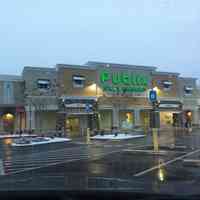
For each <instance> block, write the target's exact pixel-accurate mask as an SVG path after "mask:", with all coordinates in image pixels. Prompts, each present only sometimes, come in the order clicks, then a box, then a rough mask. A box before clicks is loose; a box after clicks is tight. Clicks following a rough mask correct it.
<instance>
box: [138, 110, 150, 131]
mask: <svg viewBox="0 0 200 200" xmlns="http://www.w3.org/2000/svg"><path fill="white" fill-rule="evenodd" d="M149 112H150V111H148V110H142V111H141V112H140V121H141V125H142V127H143V128H148V127H149V120H150V118H149Z"/></svg>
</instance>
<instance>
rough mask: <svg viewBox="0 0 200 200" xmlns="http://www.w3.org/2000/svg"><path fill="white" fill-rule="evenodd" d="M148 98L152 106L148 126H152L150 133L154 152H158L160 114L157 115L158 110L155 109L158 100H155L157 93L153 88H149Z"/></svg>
mask: <svg viewBox="0 0 200 200" xmlns="http://www.w3.org/2000/svg"><path fill="white" fill-rule="evenodd" d="M149 100H150V102H151V103H152V107H153V110H152V112H151V114H150V127H151V128H152V133H153V148H154V151H155V152H158V151H159V144H158V128H160V116H159V111H158V110H157V106H158V101H157V93H156V91H155V90H150V92H149Z"/></svg>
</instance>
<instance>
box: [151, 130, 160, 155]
mask: <svg viewBox="0 0 200 200" xmlns="http://www.w3.org/2000/svg"><path fill="white" fill-rule="evenodd" d="M152 131H153V148H154V151H155V152H158V151H159V147H158V129H157V128H153V129H152Z"/></svg>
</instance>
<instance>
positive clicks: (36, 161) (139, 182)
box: [0, 130, 200, 193]
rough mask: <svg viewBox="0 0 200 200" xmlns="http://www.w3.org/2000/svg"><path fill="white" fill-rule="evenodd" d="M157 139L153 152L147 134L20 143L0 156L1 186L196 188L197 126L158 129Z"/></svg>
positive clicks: (199, 150) (199, 149)
mask: <svg viewBox="0 0 200 200" xmlns="http://www.w3.org/2000/svg"><path fill="white" fill-rule="evenodd" d="M159 144H160V151H159V153H155V152H154V151H153V146H152V142H151V136H150V135H149V136H146V137H145V138H140V139H137V140H128V141H93V142H92V143H91V144H90V145H87V144H84V143H81V144H80V143H76V142H72V143H69V144H65V145H64V146H62V148H59V147H58V146H51V148H47V146H46V147H39V148H41V151H39V149H37V148H36V149H32V150H31V149H29V150H28V151H26V152H25V154H24V155H23V151H22V149H21V150H20V151H19V150H13V149H12V150H11V151H10V154H9V155H7V160H6V159H5V158H6V157H5V155H6V151H5V152H4V156H3V157H2V158H3V162H4V168H5V169H6V167H7V171H5V174H4V175H2V176H1V181H0V186H1V188H4V189H5V187H6V188H8V189H12V188H15V189H16V188H18V189H24V188H26V189H28V188H38V187H39V188H40V189H47V188H51V189H53V188H54V189H56V188H57V189H58V188H59V189H64V188H68V189H113V188H114V189H124V190H128V189H132V190H137V191H154V192H155V191H156V192H166V191H167V192H172V193H173V192H175V191H179V190H180V191H181V190H182V189H181V188H183V187H184V188H185V190H184V191H182V192H186V193H187V192H194V191H195V192H198V186H199V184H198V182H199V180H200V179H199V177H200V175H199V173H198V171H199V167H200V132H199V130H196V131H193V133H190V134H187V133H178V134H177V133H174V132H173V133H172V132H170V133H168V135H167V132H162V133H160V137H159ZM2 148H5V146H4V147H2ZM7 148H8V147H7ZM45 148H46V149H45ZM12 153H13V154H12ZM5 169H4V170H5ZM167 188H168V189H167ZM180 191H179V192H180Z"/></svg>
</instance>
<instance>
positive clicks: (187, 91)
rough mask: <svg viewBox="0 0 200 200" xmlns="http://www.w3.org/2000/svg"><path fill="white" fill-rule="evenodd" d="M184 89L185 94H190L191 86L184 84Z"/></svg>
mask: <svg viewBox="0 0 200 200" xmlns="http://www.w3.org/2000/svg"><path fill="white" fill-rule="evenodd" d="M184 91H185V94H186V95H192V91H193V88H192V87H190V86H185V87H184Z"/></svg>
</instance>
